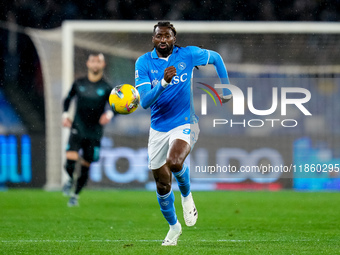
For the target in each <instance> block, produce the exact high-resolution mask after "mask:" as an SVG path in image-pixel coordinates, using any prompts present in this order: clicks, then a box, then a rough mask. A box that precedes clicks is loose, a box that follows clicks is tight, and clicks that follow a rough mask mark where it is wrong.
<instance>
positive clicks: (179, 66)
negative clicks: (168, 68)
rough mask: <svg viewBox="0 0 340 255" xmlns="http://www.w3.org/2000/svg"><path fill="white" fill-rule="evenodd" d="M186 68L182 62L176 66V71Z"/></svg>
mask: <svg viewBox="0 0 340 255" xmlns="http://www.w3.org/2000/svg"><path fill="white" fill-rule="evenodd" d="M186 67H187V65H186V64H185V63H184V62H181V63H179V64H178V69H179V70H184V69H185V68H186Z"/></svg>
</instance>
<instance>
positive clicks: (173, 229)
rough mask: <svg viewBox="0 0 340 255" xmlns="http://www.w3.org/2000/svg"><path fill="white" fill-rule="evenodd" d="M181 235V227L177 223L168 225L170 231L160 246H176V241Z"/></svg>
mask: <svg viewBox="0 0 340 255" xmlns="http://www.w3.org/2000/svg"><path fill="white" fill-rule="evenodd" d="M181 234H182V225H181V223H179V221H177V223H176V224H175V225H172V226H171V225H170V230H169V232H168V234H167V235H166V237H165V239H164V241H163V243H162V246H176V245H177V240H178V238H179V237H180V235H181Z"/></svg>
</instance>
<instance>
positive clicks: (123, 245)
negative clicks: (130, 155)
mask: <svg viewBox="0 0 340 255" xmlns="http://www.w3.org/2000/svg"><path fill="white" fill-rule="evenodd" d="M193 195H194V199H195V202H196V206H197V209H198V213H199V217H198V222H197V224H196V226H194V227H186V226H185V224H184V221H183V216H182V207H181V202H180V194H179V193H178V192H175V196H176V202H175V203H176V209H177V214H178V218H179V221H180V222H181V223H182V226H183V234H182V236H181V237H180V239H179V242H178V245H177V246H176V247H162V246H161V242H162V239H163V238H164V237H165V235H166V233H167V231H168V225H167V223H166V221H165V220H164V219H163V217H162V215H161V212H160V210H159V206H158V203H157V199H156V194H155V192H147V191H139V190H136V191H123V190H121V191H119V190H117V191H114V190H113V191H94V190H88V189H87V190H84V191H83V193H82V194H81V197H80V200H79V202H80V207H77V208H68V207H67V206H66V203H67V198H65V197H63V196H62V194H61V193H60V192H46V191H42V190H9V191H5V192H0V254H138V255H141V254H340V193H326V192H319V193H312V192H306V193H303V192H301V193H300V192H293V191H280V192H235V191H233V192H193Z"/></svg>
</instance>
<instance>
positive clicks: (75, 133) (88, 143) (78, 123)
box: [62, 54, 113, 206]
mask: <svg viewBox="0 0 340 255" xmlns="http://www.w3.org/2000/svg"><path fill="white" fill-rule="evenodd" d="M105 65H106V64H105V59H104V55H103V54H91V55H89V57H88V59H87V62H86V66H87V69H88V73H87V76H86V77H84V78H80V79H77V80H76V81H74V83H73V85H72V88H71V90H70V91H69V93H68V95H67V97H66V99H65V100H64V113H63V117H62V124H63V126H64V127H68V128H71V133H70V137H69V141H68V144H67V148H66V163H65V170H66V172H67V173H68V175H69V177H70V178H69V180H68V182H67V183H66V184H65V185H64V187H63V193H64V194H65V195H70V196H71V197H70V200H69V202H68V206H78V197H79V193H80V191H81V190H82V188H83V187H84V186H85V184H86V182H87V180H88V177H89V168H90V164H91V163H92V162H95V161H98V160H99V149H100V140H101V137H102V135H103V126H104V125H106V124H108V123H109V122H110V120H111V118H112V117H113V112H112V111H111V110H107V111H105V107H106V104H107V102H108V99H109V96H110V92H111V89H112V87H111V86H110V85H109V84H108V83H107V82H106V81H105V80H104V79H103V72H104V68H105ZM74 97H76V99H77V100H76V113H75V116H74V121H73V122H72V121H71V118H70V116H69V114H68V110H69V106H70V103H71V100H72V98H74ZM80 149H82V151H83V154H82V160H81V172H80V176H79V177H78V179H77V182H76V183H75V191H74V193H72V192H71V191H72V187H73V184H74V179H73V173H74V170H75V166H76V162H77V161H78V158H79V150H80Z"/></svg>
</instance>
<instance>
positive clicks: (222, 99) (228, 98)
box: [219, 94, 233, 104]
mask: <svg viewBox="0 0 340 255" xmlns="http://www.w3.org/2000/svg"><path fill="white" fill-rule="evenodd" d="M219 96H220V98H221V101H222V104H224V103H227V102H228V101H229V100H230V99H232V98H233V95H232V94H229V95H226V96H223V94H219Z"/></svg>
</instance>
